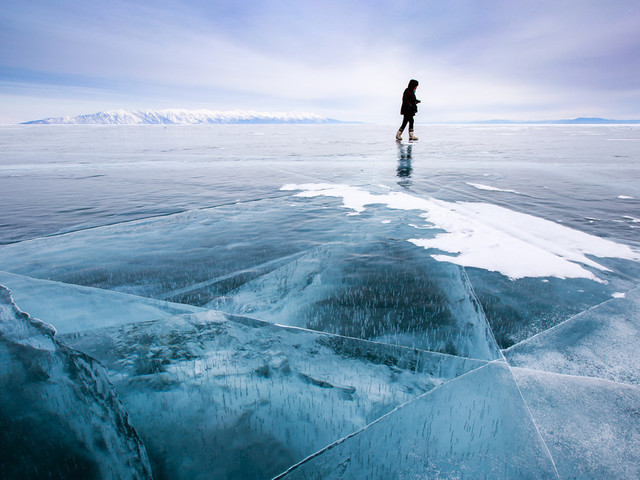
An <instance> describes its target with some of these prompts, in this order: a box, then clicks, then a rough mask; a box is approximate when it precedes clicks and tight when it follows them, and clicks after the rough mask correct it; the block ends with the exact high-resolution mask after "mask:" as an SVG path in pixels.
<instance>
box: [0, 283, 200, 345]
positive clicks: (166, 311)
mask: <svg viewBox="0 0 640 480" xmlns="http://www.w3.org/2000/svg"><path fill="white" fill-rule="evenodd" d="M0 285H4V286H5V287H7V288H9V289H10V290H11V291H12V295H13V298H14V299H15V301H16V303H18V304H19V305H20V306H21V307H22V308H24V309H25V310H26V311H28V312H30V314H31V315H33V316H34V317H36V318H38V319H40V320H42V321H43V322H46V323H48V324H51V325H53V327H54V328H55V329H56V331H57V333H58V334H65V333H71V332H79V331H83V330H91V329H95V328H103V327H112V326H115V325H121V324H126V323H135V322H143V321H148V320H155V319H159V318H162V317H167V316H170V315H176V314H180V313H188V312H197V311H201V309H200V308H197V307H193V306H191V305H183V304H177V303H169V302H162V301H159V300H154V299H150V298H144V297H138V296H135V295H129V294H124V293H117V292H112V291H109V290H102V289H99V288H91V287H81V286H78V285H70V284H66V283H60V282H52V281H49V280H38V279H35V278H30V277H25V276H22V275H15V274H12V273H7V272H0Z"/></svg>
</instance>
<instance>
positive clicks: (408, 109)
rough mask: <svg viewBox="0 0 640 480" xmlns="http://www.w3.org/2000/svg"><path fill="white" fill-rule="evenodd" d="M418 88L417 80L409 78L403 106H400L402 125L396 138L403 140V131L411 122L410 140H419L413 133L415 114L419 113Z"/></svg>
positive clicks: (403, 95) (403, 96)
mask: <svg viewBox="0 0 640 480" xmlns="http://www.w3.org/2000/svg"><path fill="white" fill-rule="evenodd" d="M416 88H418V81H417V80H409V86H408V87H407V88H406V89H405V90H404V93H403V94H402V107H401V108H400V114H401V115H402V116H403V118H402V126H401V127H400V130H398V133H396V140H402V132H404V129H405V127H406V126H407V124H409V140H418V137H416V136H415V135H414V134H413V116H414V115H415V114H416V113H418V104H419V103H420V100H418V99H417V98H416Z"/></svg>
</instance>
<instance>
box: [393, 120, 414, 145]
mask: <svg viewBox="0 0 640 480" xmlns="http://www.w3.org/2000/svg"><path fill="white" fill-rule="evenodd" d="M411 121H413V117H411V116H410V115H404V116H403V117H402V125H401V126H400V130H398V133H396V140H402V132H404V129H405V127H406V126H407V124H408V123H409V122H411Z"/></svg>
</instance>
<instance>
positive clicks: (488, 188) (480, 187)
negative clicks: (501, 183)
mask: <svg viewBox="0 0 640 480" xmlns="http://www.w3.org/2000/svg"><path fill="white" fill-rule="evenodd" d="M465 183H466V184H467V185H469V186H471V187H474V188H477V189H478V190H486V191H489V192H506V193H515V194H517V195H521V193H520V192H518V191H516V190H508V189H503V188H497V187H491V186H489V185H483V184H482V183H472V182H465Z"/></svg>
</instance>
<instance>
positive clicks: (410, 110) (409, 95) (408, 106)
mask: <svg viewBox="0 0 640 480" xmlns="http://www.w3.org/2000/svg"><path fill="white" fill-rule="evenodd" d="M417 86H418V81H417V80H411V81H410V82H409V86H408V87H407V88H406V89H405V91H404V93H403V94H402V107H401V108H400V115H410V116H414V115H415V114H416V113H418V104H419V103H420V100H418V99H416V94H415V93H414V90H415V88H416V87H417Z"/></svg>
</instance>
